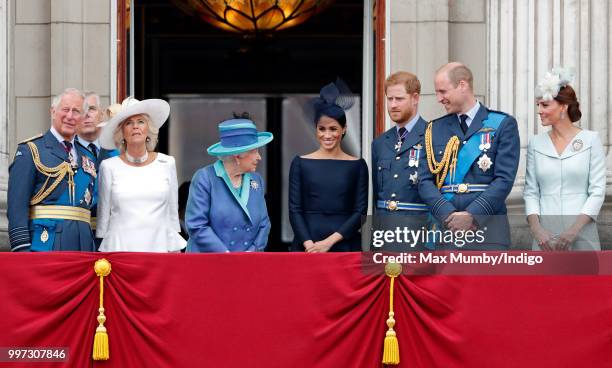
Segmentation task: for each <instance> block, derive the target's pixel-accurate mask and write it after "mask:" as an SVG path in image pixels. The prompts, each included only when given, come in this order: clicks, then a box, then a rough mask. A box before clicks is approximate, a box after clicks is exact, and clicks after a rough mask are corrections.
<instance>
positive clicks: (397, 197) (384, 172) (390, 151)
mask: <svg viewBox="0 0 612 368" xmlns="http://www.w3.org/2000/svg"><path fill="white" fill-rule="evenodd" d="M426 127H427V122H426V121H425V120H423V118H419V120H418V121H417V123H416V125H415V126H414V127H413V128H412V130H411V131H410V133H408V135H406V138H405V139H404V143H402V145H401V148H400V150H399V152H398V151H397V150H396V148H395V145H396V144H397V142H398V133H397V128H396V127H393V128H391V129H389V130H387V131H386V132H385V133H383V134H382V135H381V136H380V137H378V138H376V139H375V140H374V141H373V142H372V185H373V193H374V207H375V208H376V201H378V200H383V201H388V200H393V201H400V202H408V203H423V201H422V200H421V197H420V196H419V192H418V181H419V178H418V175H419V174H418V166H421V165H422V164H423V162H420V161H417V162H418V166H417V165H414V166H410V164H409V163H410V155H411V154H412V155H415V154H416V155H418V156H419V157H424V156H425V144H424V136H425V128H426ZM402 212H403V211H402Z"/></svg>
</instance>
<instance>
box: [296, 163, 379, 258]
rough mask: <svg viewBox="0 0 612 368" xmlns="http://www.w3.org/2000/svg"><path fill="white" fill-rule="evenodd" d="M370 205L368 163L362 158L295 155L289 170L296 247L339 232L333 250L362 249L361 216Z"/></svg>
mask: <svg viewBox="0 0 612 368" xmlns="http://www.w3.org/2000/svg"><path fill="white" fill-rule="evenodd" d="M367 209H368V166H367V164H366V163H365V161H364V160H363V159H359V160H329V159H327V160H326V159H323V160H319V159H307V158H302V157H299V156H296V157H295V158H294V159H293V161H292V162H291V169H290V170H289V220H290V222H291V226H292V227H293V232H294V234H295V237H294V239H293V243H292V246H291V248H292V250H293V251H304V245H303V243H304V242H305V241H306V240H312V241H313V242H317V241H319V240H323V239H325V238H327V237H328V236H330V235H331V234H333V233H335V232H338V233H340V234H341V235H342V237H343V239H342V240H341V241H340V242H338V243H336V244H334V246H333V247H332V248H331V249H330V251H331V252H348V251H359V250H361V233H360V232H359V230H360V228H361V224H362V217H363V216H365V215H366V213H367Z"/></svg>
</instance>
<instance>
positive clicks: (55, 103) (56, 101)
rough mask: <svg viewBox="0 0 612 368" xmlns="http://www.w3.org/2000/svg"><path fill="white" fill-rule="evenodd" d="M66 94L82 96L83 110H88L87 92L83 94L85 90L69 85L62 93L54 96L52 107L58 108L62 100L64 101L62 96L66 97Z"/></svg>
mask: <svg viewBox="0 0 612 368" xmlns="http://www.w3.org/2000/svg"><path fill="white" fill-rule="evenodd" d="M65 95H77V96H79V97H81V98H82V99H83V106H82V107H83V111H86V110H87V101H85V100H86V98H85V94H83V92H81V91H80V90H78V89H76V88H72V87H68V88H66V89H65V90H63V91H62V93H60V94H59V95H56V96H54V97H53V100H51V107H52V108H54V109H57V108H58V106H59V104H60V102H62V98H64V96H65Z"/></svg>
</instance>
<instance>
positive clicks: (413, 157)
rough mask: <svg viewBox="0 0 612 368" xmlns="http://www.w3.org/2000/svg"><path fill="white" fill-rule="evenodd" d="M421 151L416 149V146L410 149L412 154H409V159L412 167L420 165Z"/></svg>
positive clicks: (409, 164)
mask: <svg viewBox="0 0 612 368" xmlns="http://www.w3.org/2000/svg"><path fill="white" fill-rule="evenodd" d="M419 152H420V151H418V150H415V149H414V148H412V149H411V150H410V154H409V156H408V157H409V159H408V166H410V167H415V166H416V167H418V166H419Z"/></svg>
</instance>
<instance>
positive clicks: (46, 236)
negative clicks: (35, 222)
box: [40, 229, 49, 243]
mask: <svg viewBox="0 0 612 368" xmlns="http://www.w3.org/2000/svg"><path fill="white" fill-rule="evenodd" d="M47 240H49V233H48V232H47V229H44V230H43V232H42V234H40V241H41V242H43V243H46V242H47Z"/></svg>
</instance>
